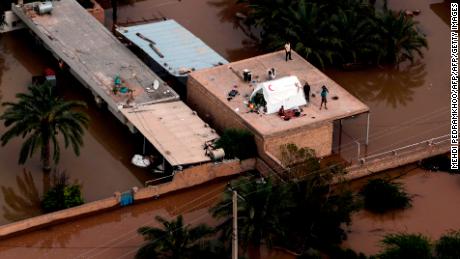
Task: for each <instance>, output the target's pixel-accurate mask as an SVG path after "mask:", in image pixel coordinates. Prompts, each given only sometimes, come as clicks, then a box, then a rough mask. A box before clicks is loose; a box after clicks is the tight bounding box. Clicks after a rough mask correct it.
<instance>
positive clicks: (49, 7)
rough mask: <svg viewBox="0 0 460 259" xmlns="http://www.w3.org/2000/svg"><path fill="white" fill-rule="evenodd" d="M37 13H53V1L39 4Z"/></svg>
mask: <svg viewBox="0 0 460 259" xmlns="http://www.w3.org/2000/svg"><path fill="white" fill-rule="evenodd" d="M36 8H37V10H36V11H37V13H38V14H39V15H43V14H51V12H52V11H53V3H52V2H41V3H39V4H38V5H37V7H36Z"/></svg>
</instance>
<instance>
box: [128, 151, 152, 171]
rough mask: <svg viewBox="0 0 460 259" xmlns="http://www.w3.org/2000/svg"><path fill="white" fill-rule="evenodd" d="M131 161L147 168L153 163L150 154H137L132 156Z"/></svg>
mask: <svg viewBox="0 0 460 259" xmlns="http://www.w3.org/2000/svg"><path fill="white" fill-rule="evenodd" d="M131 163H132V164H133V165H135V166H137V167H141V168H147V167H149V166H150V165H151V164H152V159H151V157H149V156H142V155H139V154H135V155H134V156H133V158H131Z"/></svg>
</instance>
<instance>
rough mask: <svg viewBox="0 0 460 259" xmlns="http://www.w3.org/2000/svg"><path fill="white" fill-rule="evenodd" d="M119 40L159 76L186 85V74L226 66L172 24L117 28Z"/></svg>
mask: <svg viewBox="0 0 460 259" xmlns="http://www.w3.org/2000/svg"><path fill="white" fill-rule="evenodd" d="M116 31H117V33H118V34H119V35H120V36H121V37H122V39H123V40H124V41H126V42H128V43H129V45H132V46H134V47H135V48H136V50H137V51H136V52H141V56H142V58H143V60H144V62H145V63H146V64H148V66H149V67H151V68H152V69H153V71H154V72H155V73H157V74H159V75H169V76H172V77H174V78H176V79H178V80H179V81H180V82H182V83H183V84H185V83H186V81H187V77H188V74H189V73H190V72H193V71H196V70H200V69H204V68H210V67H214V66H219V65H223V64H227V63H228V61H227V60H225V59H224V58H223V57H222V56H220V55H219V54H218V53H217V52H215V51H214V50H213V49H211V48H210V47H209V46H208V45H206V43H204V42H203V41H202V40H201V39H199V38H198V37H196V36H195V35H193V34H192V33H191V32H190V31H188V30H187V29H186V28H184V27H183V26H182V25H180V24H179V23H177V22H176V21H174V20H166V21H158V22H153V23H147V24H141V25H133V26H129V27H118V28H117V29H116Z"/></svg>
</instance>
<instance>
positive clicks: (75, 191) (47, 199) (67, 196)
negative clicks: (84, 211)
mask: <svg viewBox="0 0 460 259" xmlns="http://www.w3.org/2000/svg"><path fill="white" fill-rule="evenodd" d="M83 203H85V201H84V199H83V197H82V194H81V191H80V185H78V184H69V177H68V176H67V175H66V174H65V172H62V173H58V172H55V173H54V175H53V187H52V188H51V189H49V190H48V191H47V192H46V193H45V195H44V196H43V200H42V201H41V207H42V209H43V210H44V211H45V212H53V211H57V210H63V209H67V208H71V207H75V206H78V205H81V204H83Z"/></svg>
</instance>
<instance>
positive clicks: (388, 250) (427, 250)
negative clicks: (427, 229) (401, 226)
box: [377, 233, 433, 259]
mask: <svg viewBox="0 0 460 259" xmlns="http://www.w3.org/2000/svg"><path fill="white" fill-rule="evenodd" d="M381 242H382V245H383V248H384V249H383V251H382V252H381V253H380V254H378V255H377V257H378V258H381V259H407V258H417V259H430V258H433V257H432V254H431V244H430V241H429V239H428V238H427V237H425V236H423V235H421V234H403V233H398V234H389V235H386V236H385V238H384V239H383V240H382V241H381Z"/></svg>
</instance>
